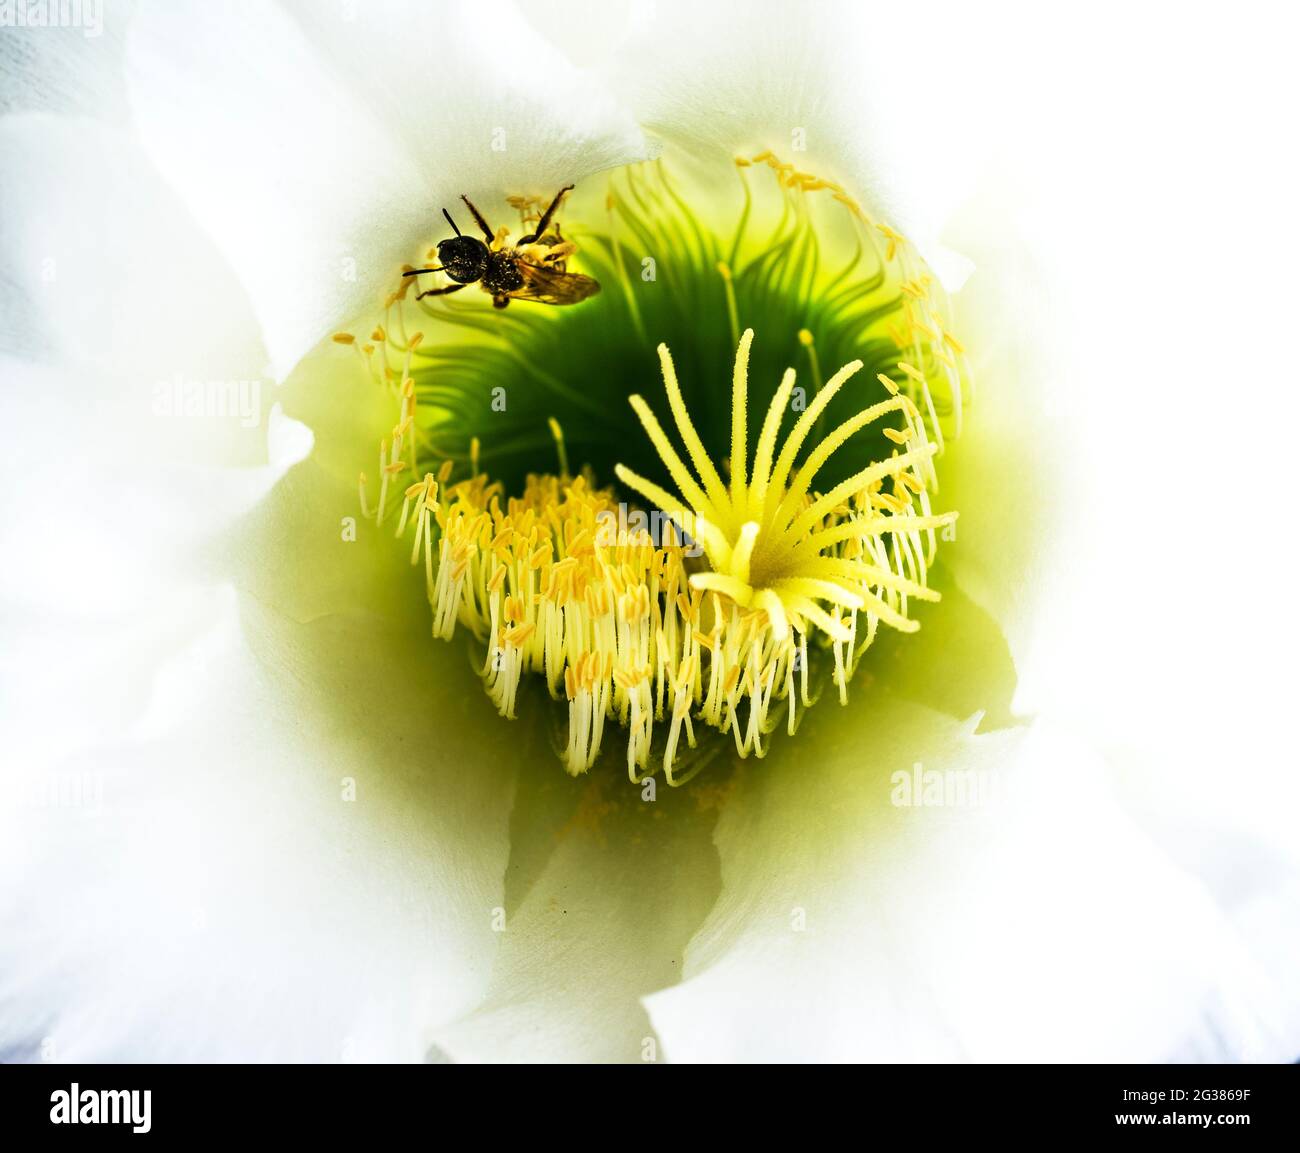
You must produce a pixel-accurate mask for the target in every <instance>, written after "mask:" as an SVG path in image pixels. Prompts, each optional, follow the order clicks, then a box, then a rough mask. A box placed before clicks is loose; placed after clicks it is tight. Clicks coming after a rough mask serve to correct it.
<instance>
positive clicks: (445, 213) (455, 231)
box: [442, 208, 460, 236]
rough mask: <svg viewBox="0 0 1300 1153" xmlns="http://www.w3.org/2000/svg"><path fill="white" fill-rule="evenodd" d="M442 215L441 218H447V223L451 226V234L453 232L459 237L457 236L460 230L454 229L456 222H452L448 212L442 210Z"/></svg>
mask: <svg viewBox="0 0 1300 1153" xmlns="http://www.w3.org/2000/svg"><path fill="white" fill-rule="evenodd" d="M442 214H443V216H445V217H446V218H447V223H448V224H450V225H451V230H452V232H454V233H455V234H456V235H457V236H459V235H460V229H459V228H457V227H456V222H455V221H454V220H452V218H451V213H450V212H448V211H447V210H446V209H445V208H444V209H443V210H442Z"/></svg>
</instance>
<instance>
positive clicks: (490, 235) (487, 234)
mask: <svg viewBox="0 0 1300 1153" xmlns="http://www.w3.org/2000/svg"><path fill="white" fill-rule="evenodd" d="M461 199H462V200H463V201H464V202H465V207H466V208H468V209H469V212H470V215H471V216H472V217H474V221H475V223H476V224H477V225H478V226H479V227H480V228H481V229H483V236H484V238H485V239H486V240H487V242H488V247H491V246H492V244H493V243H495V241H496V238H497V237H496V233H495V232H493V231H492V229H490V228H489V227H488V222H487V221H486V220H484V219H483V213H481V212H480V211H479V210H478V209H477V208H475V207H474V205H473V204H472V203H471V202H470V198H469V197H468V196H462V197H461Z"/></svg>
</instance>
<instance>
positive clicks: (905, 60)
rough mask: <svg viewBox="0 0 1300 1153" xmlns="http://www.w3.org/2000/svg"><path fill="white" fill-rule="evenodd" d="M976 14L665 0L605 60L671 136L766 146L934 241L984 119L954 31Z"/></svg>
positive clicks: (963, 182) (687, 142) (709, 145)
mask: <svg viewBox="0 0 1300 1153" xmlns="http://www.w3.org/2000/svg"><path fill="white" fill-rule="evenodd" d="M975 19H977V14H975V13H973V12H969V13H967V14H966V15H965V16H963V15H962V13H961V12H960V10H954V11H951V12H949V11H946V10H941V13H936V12H934V11H932V10H930V9H929V8H925V9H921V8H916V7H909V6H902V5H892V6H880V5H874V4H861V3H852V2H845V3H834V2H831V3H817V4H788V3H783V2H781V0H766V2H763V3H758V4H754V3H736V2H725V0H724V2H722V3H711V4H698V3H691V2H690V0H667V2H657V3H655V4H654V5H652V6H650V7H649V8H648V9H647V10H646V15H645V18H644V19H643V20H642V21H640V23H639V26H638V27H635V28H634V30H633V31H632V33H631V35H630V36H629V38H628V40H627V42H626V43H625V45H624V46H623V48H622V49H621V52H620V54H619V56H618V57H617V58H616V61H615V62H614V64H613V65H612V66H611V67H610V70H609V72H610V78H611V82H612V83H614V84H615V85H616V87H617V88H618V90H619V91H620V93H621V94H622V95H623V96H624V97H625V99H627V101H628V102H629V104H630V105H631V107H632V108H634V109H635V110H636V112H637V115H638V117H639V118H640V119H641V121H642V122H643V123H644V124H645V125H646V126H647V127H648V128H649V129H651V130H652V131H653V132H654V133H655V134H656V135H659V136H661V137H662V138H664V139H665V140H667V141H669V142H671V143H672V144H674V145H675V146H677V147H680V148H683V149H685V150H686V151H687V152H690V153H693V154H695V155H697V156H700V157H702V158H708V159H711V160H713V161H714V162H715V163H716V162H718V161H721V162H723V163H727V162H729V161H730V159H731V158H732V157H733V156H735V155H737V154H743V153H744V152H749V153H750V154H751V155H752V153H753V151H757V150H760V149H767V148H770V149H772V150H773V151H774V152H775V153H776V154H777V155H778V156H779V157H780V158H781V159H782V160H785V161H790V162H792V163H794V164H796V165H798V166H799V167H800V168H802V169H804V170H805V171H811V172H814V173H816V174H817V175H819V176H823V177H827V178H831V179H838V180H840V181H843V182H844V183H845V184H846V185H847V186H848V187H850V188H851V189H853V191H854V192H855V194H856V195H858V196H860V197H863V198H864V199H865V200H866V202H867V203H869V204H870V205H871V206H872V207H873V208H874V209H875V210H876V211H877V212H880V213H882V214H883V215H884V216H885V217H886V219H888V220H889V221H890V222H891V223H893V224H894V225H895V226H896V227H901V228H904V229H905V230H907V231H908V233H909V235H910V236H911V238H912V239H913V240H914V241H915V242H916V243H917V244H918V245H920V246H921V247H922V251H928V245H929V244H930V243H931V242H933V241H935V240H936V239H937V237H938V233H939V230H940V229H941V228H942V226H943V224H944V223H945V222H946V221H947V218H948V216H949V215H950V214H951V212H952V209H953V208H954V206H955V205H957V204H959V203H961V201H962V199H963V198H964V196H965V195H966V194H967V192H968V190H969V188H970V186H971V185H970V181H971V178H972V175H973V169H974V164H973V162H974V161H975V160H976V159H977V158H978V156H979V153H980V148H981V136H982V135H983V134H986V133H987V132H988V130H989V124H988V123H987V122H985V123H983V124H982V125H981V121H980V116H979V113H978V111H976V109H974V108H972V103H973V102H972V100H971V99H970V96H971V88H970V86H969V85H968V84H967V81H968V80H969V79H970V77H971V76H972V74H973V73H974V72H975V70H976V69H977V67H978V64H977V61H976V60H974V59H973V58H972V56H971V55H970V54H969V53H967V52H966V51H965V45H964V44H963V42H962V40H961V37H960V34H959V33H958V32H957V31H956V24H960V23H961V22H963V21H972V20H975ZM954 22H956V24H954ZM936 24H939V25H940V28H938V29H936ZM560 26H561V27H562V26H563V24H562V22H561V23H560ZM936 33H941V34H936ZM979 91H980V90H979V89H978V88H976V89H975V90H974V95H975V96H976V97H978V95H979ZM955 93H961V94H962V98H961V99H960V100H958V99H955V98H954V94H955ZM975 102H976V103H978V101H975ZM981 107H984V105H981Z"/></svg>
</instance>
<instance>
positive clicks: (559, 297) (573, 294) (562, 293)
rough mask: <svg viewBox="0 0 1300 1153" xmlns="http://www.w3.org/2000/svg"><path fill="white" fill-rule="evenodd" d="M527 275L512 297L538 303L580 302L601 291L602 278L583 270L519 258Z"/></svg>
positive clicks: (520, 268) (521, 272)
mask: <svg viewBox="0 0 1300 1153" xmlns="http://www.w3.org/2000/svg"><path fill="white" fill-rule="evenodd" d="M515 267H516V268H518V269H519V274H520V275H521V276H522V277H523V278H524V283H523V287H522V288H517V289H515V291H514V292H512V293H510V298H511V299H512V300H535V301H537V302H538V303H539V304H577V303H578V301H580V300H586V299H587V297H589V296H595V295H596V293H598V292H599V291H600V281H599V280H596V279H595V278H594V277H591V276H583V275H582V273H580V272H561V271H559V270H558V269H555V268H547V267H545V266H544V265H541V264H530V263H529V262H528V261H526V260H520V261H517V262H516V264H515Z"/></svg>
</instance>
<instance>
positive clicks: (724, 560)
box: [335, 154, 966, 784]
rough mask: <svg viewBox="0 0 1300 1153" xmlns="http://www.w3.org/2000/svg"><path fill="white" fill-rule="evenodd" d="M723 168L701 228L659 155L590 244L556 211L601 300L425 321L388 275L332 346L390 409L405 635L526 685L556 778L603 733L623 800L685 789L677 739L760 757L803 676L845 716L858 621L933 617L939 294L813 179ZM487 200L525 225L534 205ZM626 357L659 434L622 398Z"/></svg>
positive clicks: (958, 375)
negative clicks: (413, 602) (365, 332)
mask: <svg viewBox="0 0 1300 1153" xmlns="http://www.w3.org/2000/svg"><path fill="white" fill-rule="evenodd" d="M756 164H758V165H764V166H766V168H767V169H768V170H770V177H774V179H771V178H770V177H769V178H768V179H767V180H765V181H764V186H763V190H762V191H763V192H765V193H766V195H755V191H754V189H753V188H752V187H751V178H750V171H751V170H752V168H753V166H754V165H756ZM737 172H738V173H739V175H740V178H741V196H740V198H739V202H738V203H732V204H730V205H721V206H718V207H717V208H716V211H712V212H710V214H709V215H708V216H707V220H708V221H710V222H711V221H714V220H717V219H722V220H724V221H727V220H729V221H730V223H729V224H728V226H727V227H726V228H722V229H719V228H714V227H710V226H709V224H707V223H706V222H705V220H706V217H705V216H704V214H703V213H702V212H701V213H697V212H696V211H695V210H693V209H692V208H690V207H688V198H687V197H684V196H683V195H682V194H680V193H679V192H678V191H677V190H676V188H675V186H674V185H673V184H672V183H671V182H670V181H669V180H668V179H667V177H666V174H665V172H664V170H663V167H662V166H660V165H656V166H648V167H643V168H638V169H633V170H630V171H627V172H625V173H624V174H623V175H622V179H621V180H620V179H619V178H617V177H616V178H615V179H614V180H613V181H612V182H611V185H610V191H609V194H608V196H607V198H606V202H605V219H604V221H603V223H602V224H601V225H600V226H595V225H592V224H590V223H589V219H590V218H589V217H588V216H584V215H582V214H580V213H577V212H575V213H572V214H569V213H566V214H565V216H566V218H565V219H564V221H563V228H564V233H563V240H562V242H553V243H552V245H551V251H555V246H556V244H557V243H563V245H564V250H565V253H566V255H570V258H571V259H572V261H573V263H574V266H575V267H576V268H580V269H581V272H582V273H583V274H585V275H587V276H594V277H596V278H597V279H598V280H599V281H600V282H601V284H602V285H603V291H602V292H601V293H600V294H599V295H597V296H594V297H593V298H592V299H590V300H584V301H583V302H582V303H581V304H578V305H575V306H573V307H557V308H545V307H539V306H538V305H536V304H532V303H528V302H525V301H520V302H518V303H515V304H514V306H513V307H510V308H508V309H500V306H499V302H498V310H496V311H493V310H491V309H485V308H484V307H483V304H481V303H478V302H472V303H465V302H464V301H465V296H466V295H469V294H462V295H461V296H460V297H449V298H446V297H444V298H441V299H438V300H436V302H434V303H432V304H430V303H428V302H426V301H425V300H422V299H416V294H415V293H412V292H410V291H409V290H410V287H411V285H412V284H413V282H414V281H415V279H416V278H415V277H411V278H409V279H407V280H406V281H404V283H403V286H402V288H401V289H400V290H398V291H396V292H395V293H394V294H393V296H392V297H391V298H390V300H389V302H388V305H387V313H386V317H385V320H384V323H383V324H382V325H381V326H380V327H378V328H377V329H376V330H375V332H374V333H373V335H372V338H371V341H370V342H367V343H364V344H361V343H358V342H357V341H355V339H354V338H352V337H351V336H349V335H346V334H340V335H339V336H337V337H336V338H335V339H336V340H338V341H339V342H340V343H345V344H347V343H350V344H352V345H353V346H354V347H356V348H357V349H358V351H359V353H360V355H361V358H362V360H363V361H364V362H365V363H366V366H367V369H368V371H369V372H370V373H371V375H372V377H373V378H374V379H375V380H376V382H377V383H378V384H379V386H381V387H383V388H385V389H387V390H389V392H390V393H391V394H392V396H393V398H394V401H395V404H396V405H397V408H398V413H399V419H398V422H397V424H396V426H395V427H394V429H393V432H392V435H391V436H390V437H388V438H386V439H385V440H384V442H383V443H382V444H381V446H380V453H379V460H378V470H377V472H376V474H375V476H376V480H375V481H373V482H372V481H370V480H369V479H367V477H365V476H363V477H362V481H361V501H362V507H363V510H364V511H365V513H366V514H367V515H368V516H371V517H373V518H374V519H375V520H376V522H378V523H385V522H387V521H390V520H391V521H393V522H395V531H396V533H397V534H398V535H399V536H400V535H402V534H404V533H410V534H411V537H412V551H411V559H412V563H413V564H417V565H421V566H422V567H423V569H424V573H425V584H426V593H427V595H428V597H429V600H430V604H431V606H432V611H433V634H434V636H436V637H440V638H444V639H447V638H450V637H452V636H453V635H454V634H455V632H456V631H457V629H458V628H460V629H464V630H466V631H468V632H469V633H470V634H471V635H472V636H474V637H475V638H477V640H478V641H479V642H480V643H481V644H482V645H483V658H482V660H483V663H482V674H483V677H484V681H485V685H486V688H487V691H488V692H489V694H490V695H491V696H492V698H493V700H494V701H495V702H496V704H497V706H498V708H499V709H500V711H501V712H502V713H503V714H504V715H505V716H507V717H510V716H513V715H514V713H515V706H516V701H517V696H518V693H519V692H520V690H521V685H522V683H523V681H524V678H525V677H526V676H527V675H528V674H530V673H532V674H537V680H538V682H539V683H542V684H545V685H546V687H547V688H548V689H549V691H550V693H551V695H552V696H554V697H556V698H558V699H562V700H564V701H565V702H566V703H567V710H568V741H567V746H566V747H565V748H564V749H563V750H562V752H561V757H562V760H563V762H564V764H565V766H566V768H567V769H568V770H569V771H570V772H571V773H581V772H584V771H586V770H587V769H589V768H590V767H591V766H592V765H593V764H595V762H596V760H597V759H598V756H599V755H600V753H601V750H602V747H603V746H604V744H605V738H606V732H607V729H608V728H612V727H615V726H617V727H619V728H622V729H624V730H626V764H627V769H628V773H629V776H630V778H631V779H632V780H633V781H639V780H641V779H642V778H643V776H645V775H648V774H649V773H652V772H655V771H657V770H658V769H659V768H662V769H663V771H664V773H665V776H666V779H667V780H668V782H669V783H670V784H680V783H681V782H682V781H683V780H685V779H688V778H689V777H690V776H692V775H694V773H695V772H697V771H699V769H700V768H702V767H703V766H704V765H705V764H706V763H707V762H708V759H709V757H710V756H712V755H716V753H717V751H718V744H717V741H716V740H714V741H709V740H707V739H705V731H706V730H716V731H717V732H718V733H721V734H723V735H724V737H725V734H728V733H729V734H730V735H731V736H732V738H733V739H734V745H735V748H736V751H737V753H738V754H739V755H741V756H748V755H750V754H753V755H757V756H762V755H763V754H764V752H765V751H766V747H767V743H768V735H769V733H770V732H771V731H772V730H773V729H774V728H775V727H777V726H778V725H779V724H781V722H782V719H783V718H784V720H785V727H786V728H787V729H788V730H789V731H790V732H793V731H794V728H795V725H796V722H797V717H798V712H799V709H800V708H801V707H803V706H805V705H807V704H809V703H811V700H812V692H811V690H810V666H813V665H817V666H819V667H824V668H825V669H826V670H827V671H828V672H829V675H830V678H831V680H832V682H833V683H834V684H835V685H836V686H837V688H838V691H839V695H840V698H841V700H844V699H846V695H847V686H848V681H849V679H850V677H851V676H852V673H853V670H854V668H855V666H856V665H857V663H858V661H859V659H860V658H861V656H862V654H863V652H864V651H865V650H866V648H867V647H868V646H869V645H870V643H871V641H872V640H873V639H874V637H875V635H876V632H877V629H878V627H879V626H880V625H881V624H884V625H887V626H890V627H893V628H897V629H900V630H903V631H912V630H914V629H915V628H916V627H917V623H916V621H915V620H914V619H913V618H912V617H911V616H909V603H910V601H912V600H915V599H923V600H937V599H938V596H937V594H935V593H934V592H932V591H931V590H930V589H928V587H927V583H926V582H927V572H928V568H929V566H930V565H931V564H932V563H933V560H934V556H935V552H936V548H937V539H936V532H937V531H942V530H943V529H944V528H946V527H947V526H949V525H950V524H951V523H952V522H953V520H954V519H955V515H956V514H955V513H945V514H938V513H936V512H934V511H933V509H932V507H931V494H932V493H933V492H934V491H936V489H937V473H936V469H935V458H936V457H937V456H938V455H939V454H941V453H942V452H943V450H944V444H945V439H944V433H945V426H946V429H947V432H948V434H949V436H951V435H954V434H955V433H957V432H958V431H959V430H960V425H961V422H962V400H963V396H962V394H963V389H964V387H965V377H966V371H965V363H964V354H963V350H962V347H961V345H960V344H959V343H958V342H957V340H956V339H955V338H954V337H953V336H952V335H951V333H950V331H949V325H948V319H947V311H946V303H945V301H944V299H943V297H942V295H941V293H940V291H939V289H938V287H937V285H936V284H935V283H934V281H933V278H932V277H931V276H930V274H929V273H928V271H927V270H926V269H925V266H924V264H923V263H922V262H921V261H920V258H919V257H918V256H917V255H916V253H915V251H914V250H913V249H912V248H911V247H910V246H909V245H908V244H907V242H906V241H905V240H904V239H903V238H902V237H901V236H899V235H898V234H897V233H896V232H894V231H893V230H892V229H890V228H889V227H888V226H886V225H883V224H880V223H877V222H875V221H873V220H872V219H870V218H869V217H868V216H867V214H866V213H865V212H864V211H863V210H862V209H861V208H860V207H859V206H858V205H857V204H856V203H855V202H854V201H853V200H852V199H851V198H850V197H849V196H848V195H847V194H846V193H845V192H844V191H843V190H842V189H840V188H839V187H838V186H836V185H833V184H830V183H828V182H826V181H822V180H819V179H818V178H816V177H812V176H809V175H807V174H804V173H800V172H798V171H797V170H796V169H794V168H793V167H791V166H789V165H784V164H780V163H779V162H778V161H777V160H776V159H775V158H774V157H772V156H771V155H770V154H763V155H761V156H759V157H756V158H754V160H753V161H738V162H737ZM690 200H691V201H692V202H693V201H694V198H690ZM512 204H513V205H514V206H515V207H516V208H517V209H518V210H519V212H520V218H521V219H520V230H521V235H523V234H524V233H527V234H529V235H532V233H533V230H534V229H535V228H536V222H537V220H538V218H539V216H541V215H542V206H541V205H540V204H538V203H537V202H535V201H531V200H527V199H516V200H514V201H512ZM556 235H557V236H558V231H557V233H556ZM497 243H498V244H500V243H502V238H501V234H500V233H498V240H497ZM831 253H834V254H836V256H837V258H836V259H833V260H832V259H831V258H830V255H829V254H831ZM840 254H842V255H840ZM484 303H486V302H484ZM413 318H414V319H416V320H418V321H419V323H420V324H421V328H420V329H419V330H418V331H415V330H413V326H412V320H413ZM742 324H744V325H745V326H746V327H745V329H744V331H743V332H742V331H741V325H742ZM427 333H428V334H432V335H426V334H427ZM756 333H757V335H755V334H756ZM656 348H657V357H658V370H659V376H660V377H661V379H662V385H663V392H664V397H665V400H666V402H667V409H668V411H669V413H670V414H671V417H672V421H673V426H674V428H675V431H676V442H675V441H674V439H673V438H671V437H670V436H669V434H668V433H667V432H666V431H665V429H664V427H663V426H662V425H661V424H660V423H659V419H658V417H657V416H656V415H655V410H656V408H660V409H661V410H662V406H661V405H659V404H658V403H656V404H651V403H650V402H648V401H647V400H646V399H644V398H643V395H642V394H643V393H646V394H650V395H654V394H652V393H650V389H651V387H652V386H654V387H655V388H656V392H657V382H656V377H655V375H653V365H654V357H655V355H656ZM823 361H824V362H825V363H827V364H831V363H834V364H840V365H843V367H841V368H840V369H839V370H838V371H837V372H835V373H834V375H832V376H831V377H830V378H829V379H827V380H823V377H822V363H823ZM679 364H680V365H681V368H682V371H681V372H680V374H679V371H678V365H679ZM728 378H729V380H730V388H727V387H726V386H725V384H723V382H724V381H726V380H727V379H728ZM720 385H721V387H720ZM751 411H752V412H754V413H756V414H757V413H759V412H761V413H762V419H761V421H754V422H753V426H752V427H751ZM638 425H639V427H638ZM783 427H787V428H788V431H786V432H785V433H784V435H783V434H782V428H783ZM751 444H752V452H751V449H750V446H751ZM679 446H680V447H679ZM571 460H572V461H574V462H575V463H580V464H581V465H582V467H581V468H580V469H579V471H578V472H577V473H576V474H573V473H571V471H570V461H571ZM426 469H428V470H429V471H425V470H426ZM615 478H616V479H617V481H618V482H619V484H620V485H621V486H622V488H621V491H619V490H615V489H612V488H606V487H603V485H604V484H607V483H609V481H610V480H611V479H615ZM669 486H671V487H669ZM822 654H824V655H825V659H824V660H823V659H822ZM696 722H702V727H701V728H699V729H697V724H696Z"/></svg>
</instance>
